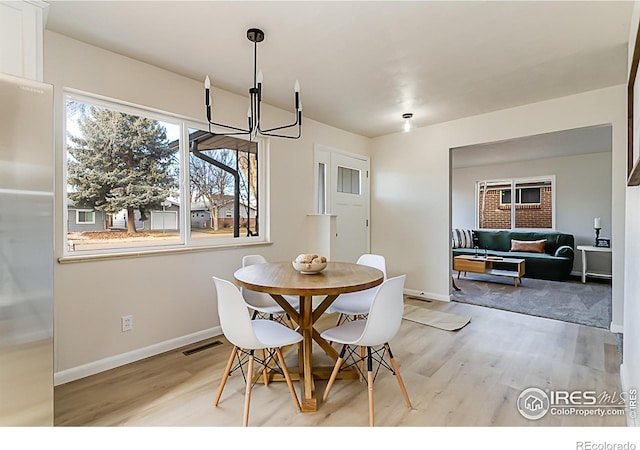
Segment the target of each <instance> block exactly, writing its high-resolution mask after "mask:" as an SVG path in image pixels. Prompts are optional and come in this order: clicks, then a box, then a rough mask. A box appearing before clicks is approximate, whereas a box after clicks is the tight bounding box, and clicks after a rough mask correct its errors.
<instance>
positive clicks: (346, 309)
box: [328, 288, 377, 316]
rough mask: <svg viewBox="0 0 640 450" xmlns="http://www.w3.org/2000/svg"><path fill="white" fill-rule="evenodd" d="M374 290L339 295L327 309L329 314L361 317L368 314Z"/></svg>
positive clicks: (374, 293)
mask: <svg viewBox="0 0 640 450" xmlns="http://www.w3.org/2000/svg"><path fill="white" fill-rule="evenodd" d="M376 291H377V289H376V288H372V289H367V290H366V291H359V292H350V293H348V294H341V295H340V297H338V298H337V299H335V301H334V302H333V303H332V304H331V306H330V307H329V308H328V311H329V312H337V313H340V314H345V315H347V316H361V315H364V314H368V313H369V309H370V308H371V302H372V301H373V297H375V295H376Z"/></svg>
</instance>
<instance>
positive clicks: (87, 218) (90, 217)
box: [76, 209, 96, 225]
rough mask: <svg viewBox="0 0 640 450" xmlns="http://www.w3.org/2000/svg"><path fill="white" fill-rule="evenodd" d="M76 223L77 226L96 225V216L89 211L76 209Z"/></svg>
mask: <svg viewBox="0 0 640 450" xmlns="http://www.w3.org/2000/svg"><path fill="white" fill-rule="evenodd" d="M76 223H77V224H78V225H93V224H95V223H96V216H95V214H94V212H93V211H92V210H90V209H76Z"/></svg>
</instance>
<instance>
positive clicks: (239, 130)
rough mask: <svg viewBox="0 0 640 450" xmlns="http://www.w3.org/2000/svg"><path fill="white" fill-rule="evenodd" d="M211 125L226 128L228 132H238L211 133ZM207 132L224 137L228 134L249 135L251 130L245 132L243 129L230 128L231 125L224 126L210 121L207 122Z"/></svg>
mask: <svg viewBox="0 0 640 450" xmlns="http://www.w3.org/2000/svg"><path fill="white" fill-rule="evenodd" d="M211 125H214V126H216V127H222V128H227V129H229V130H236V131H238V133H215V132H213V131H211ZM209 132H210V133H213V134H225V135H226V136H228V135H230V134H249V133H250V132H251V130H245V129H244V128H237V127H232V126H231V125H224V124H222V123H216V122H212V121H210V120H209Z"/></svg>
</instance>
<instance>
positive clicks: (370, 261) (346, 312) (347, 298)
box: [327, 253, 387, 325]
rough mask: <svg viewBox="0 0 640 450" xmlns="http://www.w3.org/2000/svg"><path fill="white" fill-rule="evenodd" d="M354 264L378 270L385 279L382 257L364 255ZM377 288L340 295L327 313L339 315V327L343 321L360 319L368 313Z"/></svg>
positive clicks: (384, 264) (385, 269)
mask: <svg viewBox="0 0 640 450" xmlns="http://www.w3.org/2000/svg"><path fill="white" fill-rule="evenodd" d="M356 264H361V265H363V266H369V267H373V268H375V269H378V270H380V271H381V272H382V274H383V277H384V278H383V279H384V280H386V279H387V267H386V262H385V258H384V256H382V255H374V254H370V253H366V254H364V255H361V256H360V257H359V258H358V261H356ZM378 288H379V286H377V287H374V288H371V289H367V290H364V291H358V292H350V293H348V294H342V295H340V296H339V297H338V298H337V299H336V300H335V301H334V302H333V303H332V304H331V306H329V308H327V312H330V313H339V314H340V315H339V316H338V321H337V323H336V325H340V324H341V323H342V322H343V320H344V321H348V320H356V319H362V318H363V317H364V316H366V315H367V314H368V313H369V310H370V309H371V302H373V299H374V297H375V296H376V293H377V292H378Z"/></svg>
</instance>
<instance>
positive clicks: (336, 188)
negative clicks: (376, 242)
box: [326, 152, 369, 262]
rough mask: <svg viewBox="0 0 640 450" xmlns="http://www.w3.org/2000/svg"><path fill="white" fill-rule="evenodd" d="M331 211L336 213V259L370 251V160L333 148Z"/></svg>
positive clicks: (329, 185)
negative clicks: (336, 150) (339, 151)
mask: <svg viewBox="0 0 640 450" xmlns="http://www.w3.org/2000/svg"><path fill="white" fill-rule="evenodd" d="M330 160H331V167H330V171H329V174H330V175H329V177H328V180H327V183H326V184H327V191H328V194H329V195H328V200H329V201H328V202H327V203H328V204H329V211H328V212H329V213H331V214H334V215H336V216H337V217H336V245H335V255H334V256H333V257H332V259H333V260H334V261H348V262H355V261H356V260H357V259H358V257H359V256H360V255H362V254H363V253H369V160H368V159H365V158H364V157H361V158H359V157H357V156H350V155H346V154H344V153H338V152H331V158H330Z"/></svg>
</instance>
